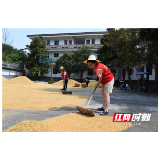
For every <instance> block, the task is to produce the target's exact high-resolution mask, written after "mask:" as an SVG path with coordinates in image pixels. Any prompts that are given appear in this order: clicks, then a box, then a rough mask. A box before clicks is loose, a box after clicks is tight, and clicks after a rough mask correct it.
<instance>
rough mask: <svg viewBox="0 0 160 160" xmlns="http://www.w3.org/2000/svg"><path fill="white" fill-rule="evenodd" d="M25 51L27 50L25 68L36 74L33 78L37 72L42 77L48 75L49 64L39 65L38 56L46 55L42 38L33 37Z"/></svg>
mask: <svg viewBox="0 0 160 160" xmlns="http://www.w3.org/2000/svg"><path fill="white" fill-rule="evenodd" d="M26 49H28V50H29V53H28V59H27V62H26V68H28V69H29V70H31V71H33V72H35V73H36V74H35V78H36V76H37V75H38V72H39V71H40V72H41V75H42V76H43V75H44V74H45V73H48V68H49V64H47V63H46V64H44V63H39V57H40V55H48V53H47V50H46V44H45V43H44V42H43V38H42V37H41V36H39V37H35V38H34V39H33V40H32V42H31V43H30V45H26Z"/></svg>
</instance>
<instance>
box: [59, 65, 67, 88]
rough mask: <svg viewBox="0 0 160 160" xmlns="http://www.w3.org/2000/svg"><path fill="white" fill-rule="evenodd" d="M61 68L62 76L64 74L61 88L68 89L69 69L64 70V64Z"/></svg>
mask: <svg viewBox="0 0 160 160" xmlns="http://www.w3.org/2000/svg"><path fill="white" fill-rule="evenodd" d="M60 70H61V76H62V80H63V89H61V90H64V91H66V89H67V84H68V79H69V76H68V73H67V71H66V70H64V68H63V66H61V67H60Z"/></svg>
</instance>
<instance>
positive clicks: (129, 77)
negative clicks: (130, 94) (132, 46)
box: [127, 69, 133, 89]
mask: <svg viewBox="0 0 160 160" xmlns="http://www.w3.org/2000/svg"><path fill="white" fill-rule="evenodd" d="M127 72H128V79H129V86H130V87H131V88H132V89H133V86H132V80H131V76H130V69H127Z"/></svg>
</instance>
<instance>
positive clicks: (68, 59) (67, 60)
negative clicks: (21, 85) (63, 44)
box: [54, 52, 75, 76]
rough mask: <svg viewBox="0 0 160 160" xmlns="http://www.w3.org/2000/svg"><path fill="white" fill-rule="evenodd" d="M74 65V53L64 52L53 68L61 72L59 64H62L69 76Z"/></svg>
mask: <svg viewBox="0 0 160 160" xmlns="http://www.w3.org/2000/svg"><path fill="white" fill-rule="evenodd" d="M74 65H75V60H74V53H69V52H66V53H64V54H63V55H62V56H60V57H59V59H58V60H57V62H56V65H55V67H54V70H55V72H57V73H60V72H61V71H60V66H63V67H64V68H65V70H66V71H67V73H68V74H69V76H70V74H71V73H72V72H73V68H74Z"/></svg>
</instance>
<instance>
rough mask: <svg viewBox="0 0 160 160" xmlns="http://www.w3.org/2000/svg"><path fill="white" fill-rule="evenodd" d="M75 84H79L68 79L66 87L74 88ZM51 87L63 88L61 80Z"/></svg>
mask: <svg viewBox="0 0 160 160" xmlns="http://www.w3.org/2000/svg"><path fill="white" fill-rule="evenodd" d="M75 83H78V84H80V83H79V82H77V81H75V80H73V79H69V80H68V84H67V87H74V86H75ZM53 85H56V86H63V80H60V81H58V82H56V83H54V84H53Z"/></svg>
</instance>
